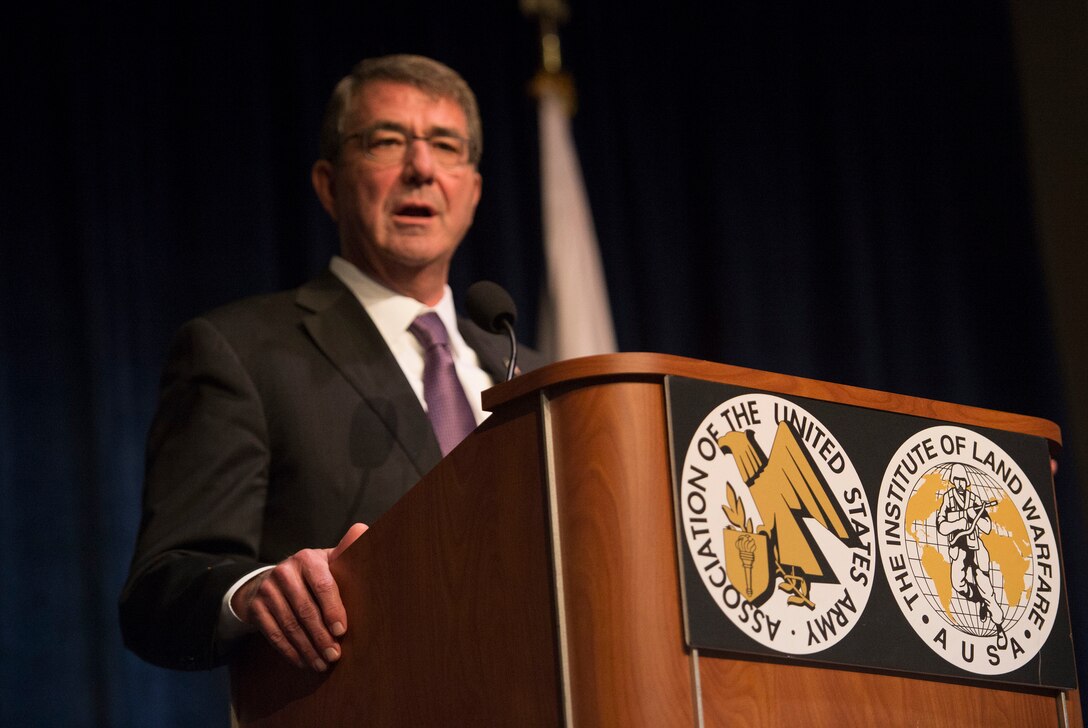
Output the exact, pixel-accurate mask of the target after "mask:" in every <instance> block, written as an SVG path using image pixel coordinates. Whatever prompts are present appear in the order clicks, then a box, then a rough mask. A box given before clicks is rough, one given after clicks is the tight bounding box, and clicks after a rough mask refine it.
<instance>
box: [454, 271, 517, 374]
mask: <svg viewBox="0 0 1088 728" xmlns="http://www.w3.org/2000/svg"><path fill="white" fill-rule="evenodd" d="M465 308H466V309H468V315H469V318H471V319H472V322H473V323H474V324H476V325H477V326H479V327H480V328H481V329H483V330H484V331H490V332H491V333H493V334H501V333H503V332H506V334H507V336H509V337H510V362H509V363H508V364H507V367H506V381H508V382H509V381H510V380H511V379H513V378H514V367H515V365H516V363H517V360H518V338H517V335H516V334H514V322H515V321H517V318H518V307H517V306H515V305H514V299H512V298H510V294H509V293H507V292H506V289H504V288H503V287H502V286H500V285H499V284H498V283H492V282H491V281H477V282H475V283H473V284H472V285H471V286H469V287H468V292H467V293H466V294H465Z"/></svg>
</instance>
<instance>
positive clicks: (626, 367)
mask: <svg viewBox="0 0 1088 728" xmlns="http://www.w3.org/2000/svg"><path fill="white" fill-rule="evenodd" d="M666 376H677V377H687V378H689V379H702V380H706V381H710V382H721V383H723V384H732V385H735V386H741V387H749V388H751V389H758V390H763V391H767V392H773V393H778V394H791V395H795V396H798V397H807V398H809V399H819V400H824V401H828V402H837V403H839V404H847V405H853V406H857V407H866V408H869V409H877V410H883V411H886V412H897V413H900V414H906V415H914V416H918V417H928V418H930V419H937V420H944V421H948V422H955V423H960V424H965V425H975V426H978V427H989V428H992V429H997V430H1007V431H1010V432H1017V433H1021V434H1025V435H1035V436H1038V437H1042V438H1045V439H1046V440H1048V441H1049V443H1050V450H1051V454H1057V452H1058V451H1059V450H1060V449H1061V445H1062V439H1061V429H1060V428H1059V427H1058V425H1057V424H1055V423H1054V422H1051V421H1050V420H1046V419H1042V418H1039V417H1031V416H1028V415H1020V414H1013V413H1009V412H1000V411H997V410H990V409H985V408H982V407H973V406H970V405H961V404H953V403H951V402H941V401H939V400H932V399H924V398H921V397H911V396H908V395H902V394H894V393H891V392H881V391H879V390H875V389H866V388H864V387H855V386H852V385H848V384H835V383H832V382H823V381H820V380H817V379H806V378H804V377H795V376H791V375H788V374H776V373H774V372H765V371H760V370H758V369H746V368H744V367H738V366H733V365H731V364H719V363H715V362H709V361H703V360H699V359H689V358H686V357H682V356H675V355H672V354H654V353H648V352H629V353H622V354H599V355H595V356H586V357H579V358H577V359H567V360H564V361H559V362H555V363H553V364H549V365H548V366H545V367H541V368H540V369H535V370H533V371H531V372H527V373H525V374H522V375H519V376H517V377H515V378H514V379H512V380H511V381H509V382H505V383H503V384H498V385H496V386H494V387H492V388H491V389H488V390H486V391H485V392H484V393H483V406H484V409H486V410H489V411H495V410H497V409H498V408H500V407H502V406H503V405H505V404H507V403H509V402H513V401H514V400H518V399H521V398H523V397H526V396H529V395H532V394H534V393H536V392H539V391H542V390H548V389H554V388H556V387H559V386H564V387H569V386H572V385H577V384H585V385H588V384H591V383H596V384H599V383H601V382H600V381H599V380H602V379H603V380H611V381H630V380H638V381H651V382H652V381H655V380H660V381H662V382H663V381H664V378H665V377H666Z"/></svg>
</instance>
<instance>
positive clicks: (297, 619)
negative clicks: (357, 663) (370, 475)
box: [231, 523, 367, 672]
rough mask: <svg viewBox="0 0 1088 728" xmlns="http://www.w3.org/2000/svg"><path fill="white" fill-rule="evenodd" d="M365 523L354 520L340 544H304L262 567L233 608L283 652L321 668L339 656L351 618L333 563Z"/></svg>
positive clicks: (233, 601) (293, 659)
mask: <svg viewBox="0 0 1088 728" xmlns="http://www.w3.org/2000/svg"><path fill="white" fill-rule="evenodd" d="M366 529H367V526H366V525H365V524H363V523H356V524H355V525H354V526H352V527H351V528H349V529H348V532H347V533H345V534H344V537H343V538H342V539H340V543H339V544H337V545H336V548H331V549H304V550H302V551H299V552H298V553H296V554H294V555H293V556H290V557H288V558H287V559H285V560H283V561H281V562H280V563H279V564H278V565H277V566H276V568H274V569H269V570H267V571H263V572H261V573H260V574H257V575H256V576H254V577H253V578H252V579H250V580H249V581H247V582H246V583H245V584H243V585H242V586H241V588H240V589H238V591H237V592H235V594H234V597H233V598H232V599H231V608H232V609H233V610H234V613H235V614H237V615H238V617H239V618H240V619H241V620H242V621H243V622H246V623H247V624H252V625H256V626H257V627H259V628H260V630H261V632H262V633H263V634H264V636H265V637H266V638H267V639H268V641H269V642H271V643H272V646H273V647H275V648H276V649H277V650H279V651H280V653H282V654H283V656H284V657H286V658H287V659H288V660H290V661H291V662H292V663H294V664H295V665H296V666H298V667H309V668H310V669H312V670H316V671H317V672H324V671H325V670H327V669H328V666H329V663H331V662H336V661H337V660H339V659H340V645H339V644H338V642H337V638H339V637H342V636H343V634H344V633H345V632H346V631H347V628H348V624H347V622H348V620H347V612H346V611H345V610H344V604H343V602H341V601H340V589H339V588H338V587H337V586H336V582H335V581H334V580H333V578H332V573H331V572H330V571H329V564H330V563H332V562H333V561H335V560H336V559H337V558H338V557H339V556H340V554H342V553H343V552H344V550H345V549H346V548H347V547H348V546H350V545H351V544H353V543H355V539H357V538H359V536H361V535H362V534H363V532H364V531H366Z"/></svg>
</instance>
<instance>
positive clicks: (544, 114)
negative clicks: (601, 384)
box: [521, 0, 616, 361]
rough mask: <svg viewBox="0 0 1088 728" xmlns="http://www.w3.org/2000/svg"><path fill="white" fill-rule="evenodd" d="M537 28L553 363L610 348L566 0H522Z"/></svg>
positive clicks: (546, 347)
mask: <svg viewBox="0 0 1088 728" xmlns="http://www.w3.org/2000/svg"><path fill="white" fill-rule="evenodd" d="M521 8H522V11H523V12H524V13H525V14H526V15H527V16H529V17H533V18H536V19H537V21H538V24H539V27H540V69H539V70H538V71H537V73H536V75H535V76H534V78H533V81H532V84H531V86H530V88H531V92H532V94H533V95H534V96H535V97H536V99H537V101H538V108H539V120H540V170H541V208H542V213H543V220H542V228H543V238H544V258H545V269H546V280H545V286H544V293H543V295H542V300H541V306H540V328H539V332H538V336H537V345H538V347H539V348H540V349H541V350H542V351H543V352H544V353H545V354H546V355H548V356H550V357H551V358H553V359H555V360H557V361H558V360H561V359H570V358H573V357H577V356H587V355H590V354H604V353H611V352H614V351H616V335H615V330H614V327H613V323H612V313H611V309H610V306H609V302H608V288H607V285H606V282H605V277H604V267H603V264H602V262H601V256H600V251H599V246H598V244H597V235H596V232H595V230H594V226H593V218H592V215H591V213H590V209H589V197H588V195H587V193H586V189H585V183H584V181H583V179H582V169H581V165H580V163H579V161H578V154H577V150H576V149H575V146H574V136H573V133H572V131H571V124H570V120H571V116H572V115H573V114H574V111H575V107H576V97H575V89H574V82H573V80H572V79H571V77H570V75H569V74H568V73H566V71H564V70H563V58H562V49H561V45H560V40H559V30H558V29H559V25H560V24H561V23H562V22H564V21H565V20H566V19H567V18H568V17H569V9H568V7H567V5H566V2H564V0H521Z"/></svg>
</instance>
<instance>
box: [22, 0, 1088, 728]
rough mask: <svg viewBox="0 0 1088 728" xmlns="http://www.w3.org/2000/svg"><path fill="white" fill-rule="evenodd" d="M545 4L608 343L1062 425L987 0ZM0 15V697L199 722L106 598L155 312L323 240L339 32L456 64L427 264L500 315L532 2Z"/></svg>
mask: <svg viewBox="0 0 1088 728" xmlns="http://www.w3.org/2000/svg"><path fill="white" fill-rule="evenodd" d="M96 5H101V6H100V7H95V6H96ZM310 5H316V7H309V6H310ZM710 7H713V10H711V9H708V8H710ZM573 13H574V14H573V18H572V21H571V22H570V23H569V24H568V25H567V26H565V27H564V29H563V40H564V50H565V59H566V63H567V67H568V70H570V71H572V72H573V73H574V75H575V78H576V81H577V83H578V89H579V107H578V108H579V112H578V115H577V117H576V119H575V133H576V139H577V143H578V147H579V152H580V154H581V157H582V162H583V166H584V171H585V176H586V181H587V184H588V187H589V193H590V197H591V202H592V205H593V209H594V216H595V220H596V224H597V229H598V234H599V237H600V242H601V247H602V254H603V257H604V262H605V267H606V270H607V277H608V283H609V287H610V291H611V298H612V304H613V309H614V313H615V317H616V322H617V328H618V335H619V341H620V346H621V348H622V349H624V350H628V351H634V350H646V351H660V352H667V353H674V354H680V355H685V356H692V357H699V358H704V359H711V360H717V361H724V362H729V363H733V364H738V365H742V366H749V367H754V368H759V369H767V370H772V371H778V372H784V373H788V374H794V375H801V376H808V377H815V378H819V379H825V380H831V381H837V382H845V383H850V384H856V385H861V386H867V387H874V388H879V389H886V390H891V391H895V392H900V393H903V394H911V395H917V396H922V397H928V398H934V399H942V400H949V401H954V402H961V403H965V404H973V405H979V406H983V407H989V408H993V409H1000V410H1009V411H1014V412H1021V413H1024V414H1030V415H1035V416H1041V417H1046V418H1049V419H1053V420H1055V421H1058V422H1059V424H1062V423H1064V421H1065V412H1064V409H1063V403H1062V401H1061V398H1060V382H1059V379H1058V373H1057V371H1056V365H1055V356H1054V345H1053V341H1052V336H1051V331H1050V328H1049V325H1048V315H1047V307H1046V293H1045V289H1044V282H1043V279H1042V274H1041V268H1040V262H1039V256H1038V252H1037V244H1036V239H1035V233H1034V221H1033V213H1032V208H1031V193H1030V190H1029V186H1028V176H1027V163H1026V158H1025V155H1026V152H1025V148H1026V146H1025V138H1024V131H1023V129H1022V128H1021V122H1020V118H1021V116H1020V101H1019V96H1018V93H1017V86H1016V67H1015V60H1014V57H1013V51H1012V40H1011V30H1010V27H1009V19H1008V8H1007V7H1006V6H1005V5H1004V4H1003V3H993V2H965V3H952V4H934V5H933V6H932V7H926V6H925V4H922V5H920V4H918V3H916V2H898V1H896V2H887V3H879V4H875V5H874V4H868V5H862V6H861V7H860V8H858V7H853V8H850V9H849V11H848V10H846V9H842V8H833V7H828V4H826V3H825V4H820V3H788V4H786V5H775V4H773V3H772V4H766V3H734V4H721V3H700V2H691V1H683V2H678V3H671V4H667V8H666V5H663V4H658V5H656V6H654V7H642V5H641V4H639V3H618V2H590V1H589V0H586V1H585V2H575V3H574V7H573ZM9 20H10V22H9V23H7V28H6V29H5V30H4V31H3V35H4V38H3V43H2V45H3V46H4V47H3V50H2V51H0V52H2V53H3V58H4V65H3V68H4V69H5V71H4V74H3V75H4V81H3V83H4V88H5V89H6V91H7V92H6V93H5V94H4V98H5V100H6V102H7V103H6V108H5V115H6V116H7V124H6V125H5V126H6V128H7V129H8V132H7V134H6V138H5V144H4V146H5V147H6V150H5V153H4V165H3V166H4V167H5V170H4V191H5V192H6V194H5V195H4V202H3V215H2V219H3V229H2V237H3V241H2V248H0V255H2V258H0V284H2V289H0V290H2V294H0V295H2V298H0V309H2V315H0V321H2V322H3V323H2V325H3V328H2V330H0V333H2V339H0V574H2V588H0V674H2V677H0V725H25V726H30V725H43V726H47V725H48V726H53V725H70V726H81V725H86V726H92V725H98V726H128V725H132V726H147V725H155V726H172V725H176V726H193V725H202V726H213V725H225V724H226V720H227V707H226V706H227V698H226V689H225V678H224V676H223V675H222V674H219V673H202V674H192V675H189V674H180V673H171V672H167V671H164V670H159V669H157V668H153V667H150V666H148V665H145V664H143V663H141V662H140V661H139V660H137V659H136V658H135V657H133V656H132V655H130V654H128V653H126V652H125V651H124V650H123V648H122V647H121V644H120V638H119V634H118V628H117V625H116V616H115V615H116V599H117V594H118V591H119V589H120V585H121V583H122V581H123V578H124V574H125V572H126V569H127V565H128V559H129V555H130V549H131V547H132V543H133V539H134V535H135V530H136V526H137V521H138V512H139V498H140V487H141V472H142V458H143V440H144V436H145V432H146V428H147V425H148V422H149V420H150V417H151V413H152V410H153V407H154V402H155V396H156V383H157V378H158V374H159V367H160V365H161V362H162V357H163V355H164V352H165V348H166V344H167V341H168V339H169V337H170V335H171V334H172V332H173V331H174V329H176V328H177V326H178V325H180V324H181V323H182V322H183V321H184V320H185V319H187V318H189V317H191V316H193V315H196V314H197V313H199V312H201V311H203V310H205V309H207V308H210V307H212V306H215V305H217V304H220V303H223V302H226V301H228V300H232V299H235V298H239V297H242V296H245V295H248V294H253V293H257V292H263V291H268V290H273V289H279V288H283V287H287V286H292V285H295V284H298V283H300V282H301V281H303V280H304V279H305V278H307V277H308V276H310V275H311V274H313V273H314V272H316V271H318V270H320V269H321V268H322V267H324V266H325V265H326V263H327V261H328V258H329V256H330V255H331V253H332V252H333V251H334V249H335V236H334V230H333V229H332V226H331V225H330V224H329V223H328V222H327V221H326V220H325V218H324V214H323V212H322V211H321V210H320V208H319V206H318V205H317V203H316V200H315V199H314V197H313V194H312V192H311V190H310V187H309V166H310V164H311V162H312V160H313V158H314V156H315V154H316V148H317V143H316V137H317V128H318V123H319V119H320V115H321V111H322V108H323V106H324V103H325V100H326V98H327V95H328V93H329V91H330V90H331V88H332V86H333V84H334V83H335V82H336V81H337V80H338V79H339V78H340V77H341V76H342V75H343V74H344V73H346V72H347V70H348V69H349V68H350V66H351V65H352V64H353V63H354V62H355V61H356V60H358V59H360V58H362V57H365V56H369V55H376V54H382V53H387V52H399V51H408V52H419V53H424V54H427V55H431V56H434V57H436V58H439V59H440V60H443V61H445V62H447V63H449V64H450V65H451V66H453V67H454V68H457V69H458V70H460V71H461V72H462V73H463V74H464V75H465V77H466V78H467V79H468V81H469V82H470V84H471V85H472V86H473V87H474V88H475V89H476V91H477V93H478V95H479V97H480V103H481V107H482V111H483V115H484V126H485V152H484V158H483V163H482V167H481V171H482V173H483V176H484V199H483V202H482V204H481V206H480V209H479V212H478V216H477V224H476V226H475V227H474V229H473V230H472V232H471V233H470V235H469V238H468V239H467V240H466V242H465V244H464V247H463V249H462V251H461V252H460V253H459V254H458V261H457V268H456V271H455V273H454V279H453V281H452V282H453V285H454V290H455V291H456V292H458V293H461V292H463V290H464V288H465V286H466V285H467V284H468V283H469V282H471V281H472V280H475V279H479V278H491V279H494V280H498V281H500V282H502V283H503V284H504V285H506V286H507V287H508V288H509V289H510V290H511V291H512V293H513V294H514V297H515V299H517V301H518V303H519V306H520V308H521V311H522V316H521V319H520V320H519V333H520V334H521V336H522V337H523V338H524V339H526V340H527V341H530V342H531V340H532V338H533V327H534V323H535V317H536V301H537V296H538V295H539V276H540V264H541V252H540V230H539V215H540V210H539V207H540V206H539V201H538V195H539V188H538V184H537V175H538V164H537V160H536V154H537V150H536V121H535V109H534V105H533V101H532V100H531V99H530V98H529V97H528V96H527V95H526V85H527V82H528V81H529V79H530V78H531V76H532V74H533V72H534V70H535V67H536V57H537V56H536V53H537V52H536V39H535V28H534V26H533V24H532V23H530V22H529V21H527V20H525V19H524V18H523V17H522V16H521V15H520V13H519V11H518V8H517V3H516V2H514V0H503V1H502V2H499V1H498V0H488V1H487V2H475V3H439V2H426V1H425V0H395V1H393V0H390V1H384V0H383V1H380V2H371V3H345V2H328V3H317V4H310V3H305V4H304V3H291V2H288V3H271V4H269V3H255V2H238V3H202V2H193V3H145V4H142V5H140V6H138V7H132V8H122V7H120V6H118V5H115V4H96V3H91V4H87V5H83V6H80V5H78V4H76V5H73V6H65V7H63V8H52V7H50V4H49V3H43V4H38V5H36V6H35V7H34V9H30V10H26V9H24V10H23V11H22V14H21V15H20V16H18V17H14V18H11V19H9ZM1075 468H1076V466H1075V464H1074V463H1072V462H1068V461H1067V462H1063V464H1062V471H1061V473H1060V476H1059V483H1058V489H1059V505H1060V508H1061V512H1062V514H1063V524H1062V525H1063V526H1065V527H1066V528H1064V529H1063V538H1064V540H1065V548H1066V551H1067V553H1068V552H1070V551H1073V552H1080V551H1083V549H1084V537H1083V536H1082V535H1081V534H1080V531H1081V529H1080V526H1081V522H1082V512H1083V511H1082V504H1081V503H1080V500H1079V496H1078V495H1077V493H1076V488H1075V485H1074V484H1075V477H1076V475H1075ZM1069 568H1070V574H1069V579H1068V587H1069V590H1070V594H1071V596H1072V597H1073V606H1074V615H1073V617H1074V621H1075V626H1076V627H1078V628H1081V627H1083V626H1084V625H1085V624H1088V622H1086V620H1088V616H1086V615H1085V614H1084V610H1083V607H1080V606H1079V605H1081V604H1084V603H1086V602H1085V593H1084V592H1085V587H1084V582H1085V576H1084V574H1082V573H1080V572H1078V571H1076V569H1078V568H1080V567H1079V566H1078V565H1077V564H1075V563H1073V561H1072V560H1071V561H1070V567H1069ZM1078 637H1079V633H1078Z"/></svg>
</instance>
